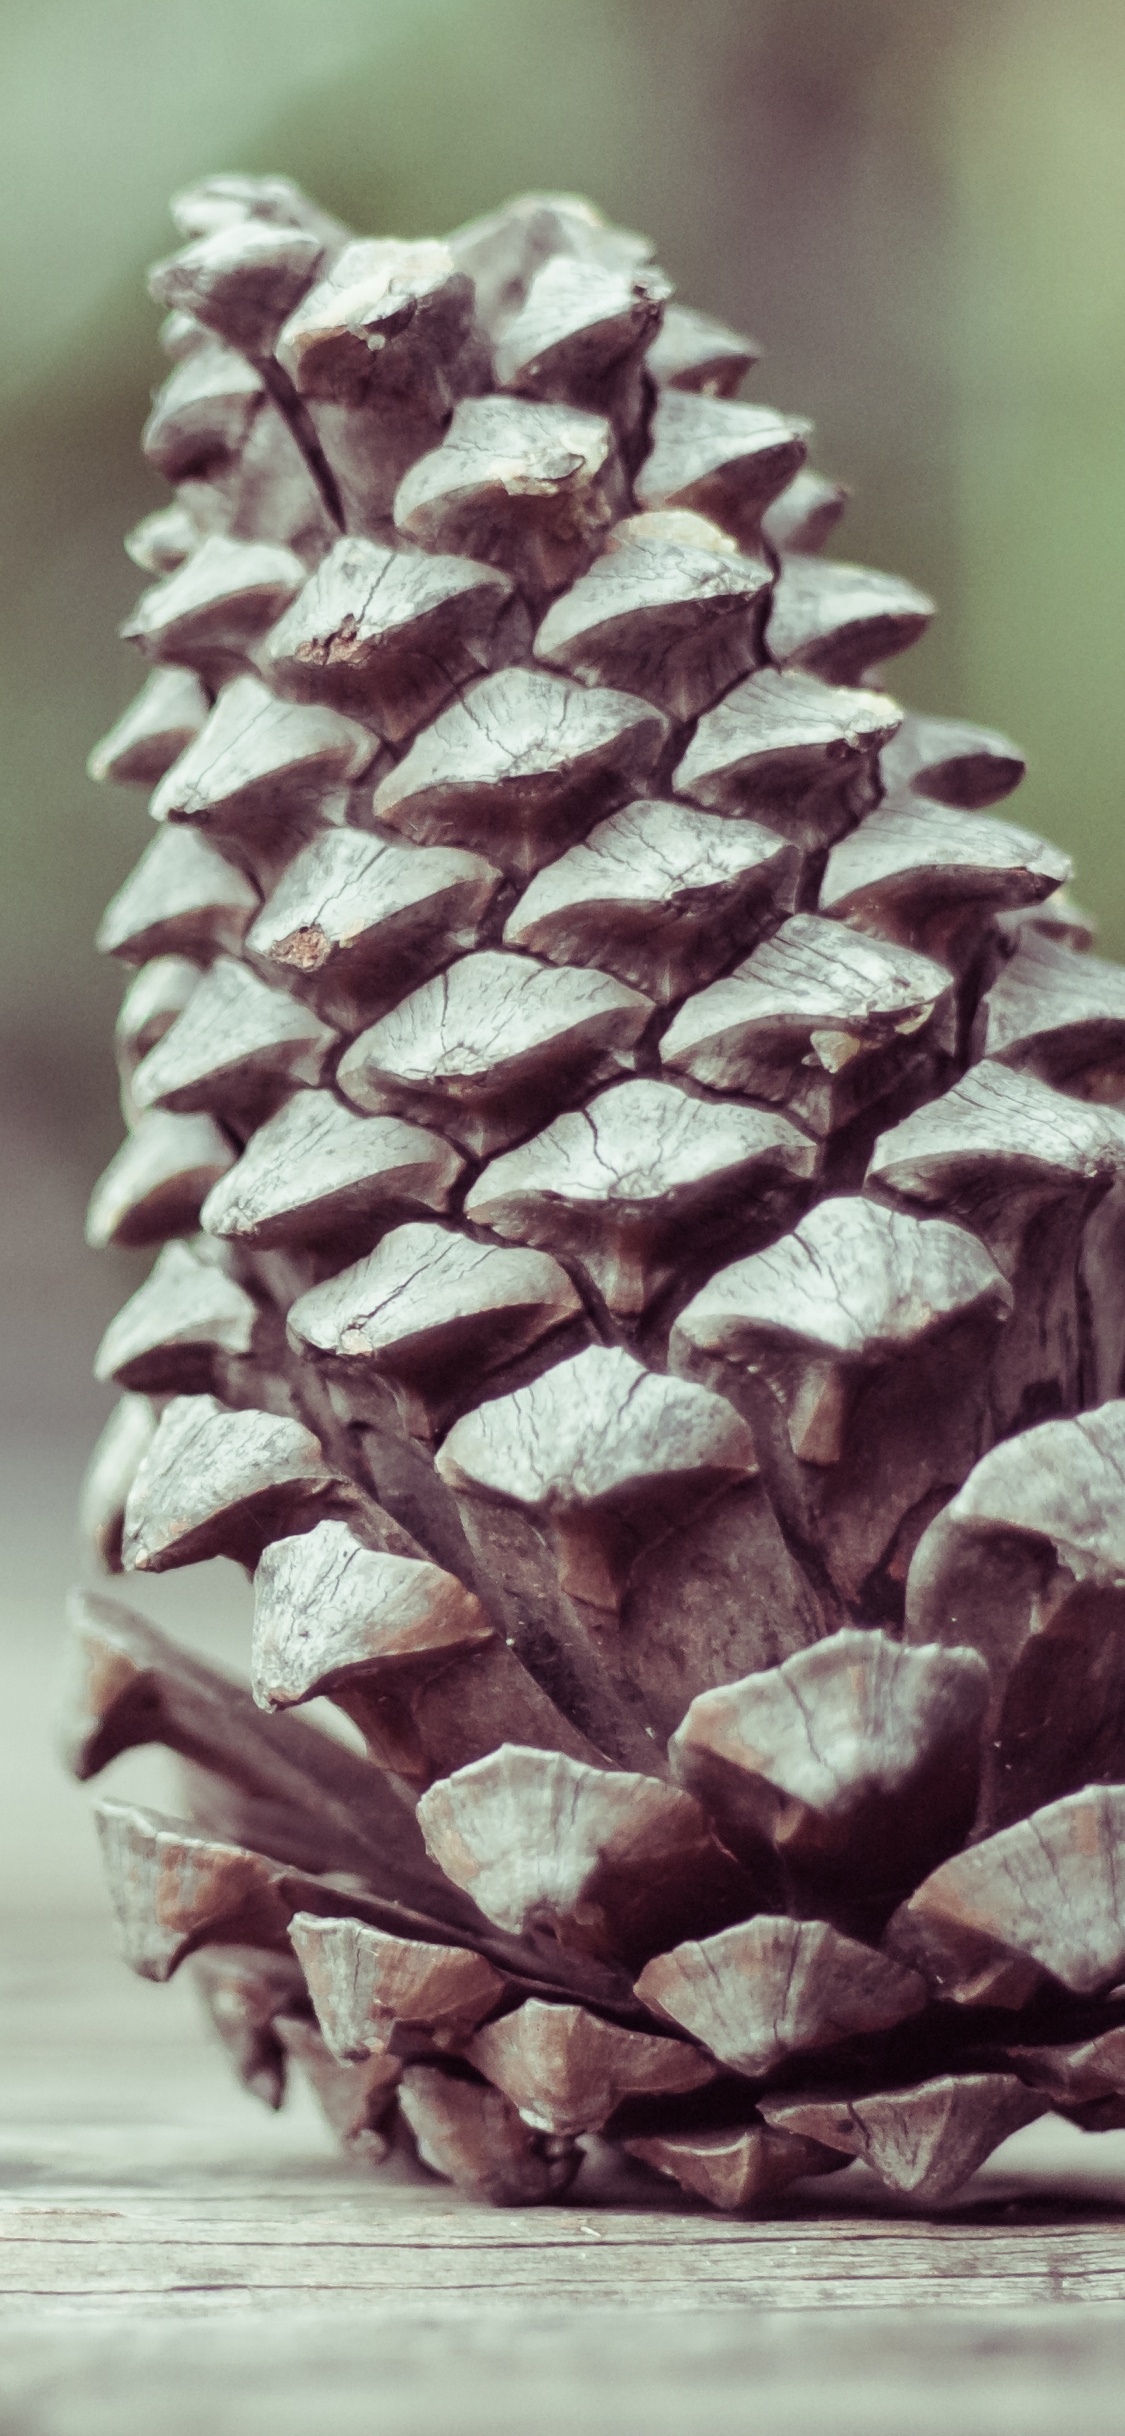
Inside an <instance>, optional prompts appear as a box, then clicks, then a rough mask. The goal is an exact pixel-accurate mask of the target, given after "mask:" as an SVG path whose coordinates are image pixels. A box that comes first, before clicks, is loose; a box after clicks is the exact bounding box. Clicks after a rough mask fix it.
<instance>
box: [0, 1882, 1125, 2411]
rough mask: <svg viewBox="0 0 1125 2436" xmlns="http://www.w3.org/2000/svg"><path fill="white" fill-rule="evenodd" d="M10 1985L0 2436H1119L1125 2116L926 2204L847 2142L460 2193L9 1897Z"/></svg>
mask: <svg viewBox="0 0 1125 2436" xmlns="http://www.w3.org/2000/svg"><path fill="white" fill-rule="evenodd" d="M0 1975H2V2010H0V2048H2V2051H3V2054H4V2056H5V2071H4V2075H3V2082H2V2091H0V2227H2V2233H3V2243H2V2248H0V2426H2V2427H3V2428H4V2431H5V2436H9V2431H10V2432H11V2436H132V2432H133V2430H134V2429H135V2430H137V2431H141V2430H143V2431H144V2432H145V2436H149V2431H151V2430H155V2429H156V2428H159V2429H160V2431H161V2436H228V2431H229V2436H258V2431H259V2430H260V2431H261V2432H262V2436H265V2432H266V2430H267V2429H268V2430H269V2431H270V2436H290V2431H292V2436H298V2431H302V2436H303V2431H304V2430H305V2429H306V2428H311V2427H313V2426H317V2427H324V2428H326V2429H327V2428H331V2430H332V2431H333V2436H353V2431H354V2436H368V2432H369V2431H371V2432H372V2436H415V2431H417V2432H418V2436H422V2431H423V2430H425V2431H426V2436H476V2431H477V2430H478V2429H479V2430H482V2431H483V2430H484V2429H485V2428H488V2429H489V2430H490V2431H492V2430H496V2431H499V2436H506V2432H507V2431H509V2430H510V2431H511V2432H512V2436H516V2432H517V2431H519V2436H523V2431H524V2430H525V2429H527V2428H529V2427H532V2426H534V2427H536V2428H537V2429H540V2430H544V2431H546V2432H547V2436H556V2431H557V2436H569V2431H571V2430H572V2429H578V2428H583V2429H585V2428H595V2427H600V2426H601V2425H603V2424H604V2423H605V2422H606V2421H608V2420H610V2419H612V2423H613V2425H614V2428H615V2430H616V2429H619V2430H622V2431H624V2436H631V2432H632V2431H634V2430H636V2431H637V2436H641V2431H642V2430H643V2431H644V2436H664V2431H668V2436H672V2431H675V2432H676V2436H681V2432H683V2436H692V2431H694V2430H696V2429H698V2430H700V2431H702V2430H703V2429H704V2428H706V2429H707V2430H708V2432H709V2436H710V2431H712V2430H717V2431H718V2432H719V2436H724V2432H725V2431H727V2430H730V2431H732V2436H733V2431H736V2430H738V2431H741V2430H743V2429H745V2430H748V2431H750V2430H754V2431H756V2430H758V2429H761V2430H762V2431H763V2436H764V2432H765V2431H767V2430H768V2431H769V2432H770V2436H773V2431H774V2430H776V2431H777V2432H778V2436H803V2432H804V2431H806V2430H807V2431H809V2436H811V2432H812V2431H813V2430H814V2429H815V2428H819V2426H820V2424H821V2422H822V2420H823V2416H824V2413H825V2412H826V2411H828V2410H830V2411H831V2414H832V2424H833V2428H834V2431H835V2430H839V2431H841V2432H842V2436H883V2432H884V2431H886V2436H892V2432H893V2436H899V2431H901V2430H902V2429H904V2428H906V2427H910V2429H911V2430H919V2431H921V2432H922V2436H930V2432H931V2431H932V2432H933V2436H938V2432H939V2431H942V2432H943V2436H944V2431H946V2430H950V2429H954V2428H956V2429H963V2430H965V2431H967V2432H971V2436H1002V2432H1003V2431H1008V2430H1010V2429H1015V2428H1018V2429H1019V2430H1020V2436H1056V2431H1061V2430H1062V2429H1063V2428H1064V2427H1068V2426H1069V2425H1070V2424H1071V2423H1072V2419H1073V2417H1074V2416H1075V2415H1077V2414H1080V2415H1081V2423H1082V2426H1083V2436H1102V2431H1103V2430H1104V2431H1105V2436H1110V2432H1111V2431H1112V2436H1118V2431H1119V2429H1120V2426H1121V2401H1120V2395H1121V2376H1122V2372H1123V2371H1125V2315H1123V2312H1122V2307H1121V2304H1122V2302H1123V2301H1125V2133H1110V2134H1108V2135H1105V2136H1103V2137H1101V2138H1099V2139H1098V2140H1097V2141H1096V2142H1095V2141H1093V2140H1086V2139H1084V2137H1083V2135H1082V2134H1081V2133H1079V2132H1077V2131H1074V2130H1072V2129H1070V2128H1069V2127H1068V2126H1066V2125H1063V2124H1061V2123H1059V2122H1057V2121H1051V2120H1048V2121H1047V2122H1046V2123H1043V2122H1040V2123H1037V2124H1034V2125H1031V2126H1030V2127H1029V2128H1028V2129H1027V2130H1026V2131H1023V2132H1021V2133H1019V2134H1017V2136H1016V2137H1015V2139H1014V2140H1012V2141H1010V2142H1009V2143H1008V2144H1007V2145H1006V2147H1005V2148H1004V2149H1003V2150H1001V2151H1000V2152H998V2154H997V2156H996V2157H995V2158H994V2159H993V2160H992V2162H991V2163H990V2165H989V2166H988V2167H987V2168H986V2169H984V2171H982V2172H981V2173H980V2174H979V2175H978V2176H977V2178H976V2180H975V2181H974V2183H973V2184H972V2185H971V2187H970V2190H969V2193H968V2195H967V2197H965V2198H963V2199H962V2201H961V2203H960V2204H959V2205H958V2206H956V2207H950V2208H947V2209H944V2210H936V2209H935V2210H931V2211H930V2212H928V2213H924V2212H921V2211H914V2210H911V2208H910V2207H909V2206H907V2205H906V2204H899V2205H894V2204H892V2203H890V2202H889V2201H888V2200H887V2198H886V2195H885V2194H880V2193H879V2192H878V2189H877V2186H876V2185H875V2183H874V2180H873V2179H872V2178H871V2177H869V2176H868V2175H867V2174H866V2173H865V2170H864V2169H863V2168H862V2167H861V2166H859V2165H856V2166H852V2167H851V2168H849V2170H848V2171H847V2172H846V2173H844V2174H841V2175H839V2176H833V2178H832V2180H831V2182H830V2183H824V2182H821V2183H819V2184H808V2185H804V2186H801V2185H798V2186H797V2188H796V2191H795V2192H793V2191H790V2192H786V2193H785V2194H783V2195H782V2196H781V2197H779V2198H777V2199H775V2200H774V2201H773V2202H772V2205H771V2213H770V2214H769V2216H768V2217H762V2218H754V2217H742V2218H739V2217H730V2216H727V2217H723V2216H716V2215H713V2214H711V2213H709V2212H708V2211H706V2210H705V2209H704V2208H703V2207H702V2205H700V2207H699V2208H698V2210H697V2209H695V2208H694V2207H693V2206H692V2203H691V2202H690V2201H689V2200H687V2199H686V2198H684V2197H682V2196H679V2195H676V2194H675V2193H674V2192H673V2190H672V2187H671V2186H670V2185H669V2186H663V2185H661V2184H660V2183H657V2182H654V2181H652V2180H650V2179H648V2178H645V2179H643V2180H642V2179H641V2178H640V2175H639V2173H638V2178H637V2180H636V2181H635V2182H634V2183H631V2184H630V2183H625V2182H622V2180H621V2179H620V2177H619V2178H618V2179H617V2181H616V2182H615V2183H606V2182H605V2181H604V2180H602V2179H600V2178H599V2174H598V2171H597V2168H596V2165H594V2166H590V2167H587V2168H586V2169H585V2170H584V2174H583V2176H582V2177H581V2178H580V2180H579V2182H578V2184H577V2185H576V2186H575V2188H574V2190H573V2192H572V2193H571V2194H570V2195H569V2196H568V2198H567V2199H566V2200H565V2202H564V2203H563V2204H561V2205H558V2206H555V2207H552V2208H549V2209H539V2208H527V2209H516V2208H499V2209H492V2208H484V2207H479V2206H474V2205H472V2204H470V2203H469V2202H467V2201H465V2200H463V2199H462V2198H460V2197H459V2196H458V2194H457V2193H456V2192H453V2191H451V2190H450V2189H449V2188H448V2187H447V2186H443V2185H441V2184H438V2183H437V2182H434V2183H432V2184H431V2183H426V2184H420V2183H417V2182H412V2183H407V2182H396V2181H395V2180H393V2179H388V2178H387V2177H386V2175H385V2174H384V2175H382V2176H376V2175H373V2174H372V2173H371V2172H370V2171H369V2170H365V2169H364V2168H363V2167H361V2166H360V2165H358V2164H355V2165H353V2164H350V2163H348V2162H346V2161H344V2160H342V2159H341V2157H340V2154H339V2151H338V2150H337V2149H336V2147H335V2145H334V2143H333V2141H332V2139H331V2136H330V2134H329V2132H328V2130H327V2128H326V2126H325V2125H324V2124H323V2121H322V2119H321V2118H320V2116H319V2115H318V2113H317V2112H316V2110H315V2109H314V2105H313V2101H312V2099H311V2096H310V2095H309V2094H308V2092H307V2090H306V2089H304V2088H303V2087H302V2088H298V2089H297V2090H296V2091H295V2092H294V2095H293V2098H292V2099H291V2100H290V2103H289V2104H288V2105H287V2107H286V2108H285V2110H284V2111H283V2112H282V2113H281V2114H280V2115H277V2116H274V2115H271V2114H269V2113H268V2112H267V2111H266V2110H265V2109H264V2108H258V2107H256V2106H255V2105H254V2104H253V2103H252V2101H251V2100H249V2099H248V2098H246V2097H245V2096H244V2095H243V2094H242V2093H241V2092H240V2091H238V2090H237V2089H236V2088H235V2087H234V2085H233V2084H232V2082H231V2081H230V2079H229V2077H228V2073H227V2069H226V2066H225V2063H224V2060H223V2058H222V2056H221V2054H220V2052H219V2050H218V2048H217V2046H215V2045H214V2044H213V2043H212V2042H211V2040H210V2039H209V2038H208V2036H207V2035H206V2033H205V2032H204V2030H203V2027H202V2020H201V2016H200V2014H199V2013H198V2011H197V1998H196V1996H195V1993H194V1991H193V1990H192V1989H191V1988H190V1987H189V1986H188V1985H187V1982H186V1979H185V1980H183V1981H177V1982H175V1983H174V1984H173V1986H172V1987H171V1988H170V1989H163V1990H159V1991H158V1990H156V1989H154V1988H150V1987H148V1986H146V1985H143V1984H142V1983H140V1982H138V1981H136V1980H133V1979H131V1978H130V1977H129V1976H128V1975H127V1974H126V1973H124V1972H123V1971H122V1970H121V1968H120V1965H119V1964H118V1963H117V1962H116V1961H115V1959H114V1956H113V1953H112V1951H111V1940H110V1933H109V1931H108V1929H107V1928H106V1927H105V1925H104V1924H103V1922H102V1921H101V1920H99V1919H96V1918H91V1917H89V1916H84V1917H81V1918H76V1919H70V1918H68V1917H67V1916H66V1915H64V1914H58V1915H53V1916H52V1915H48V1916H47V1918H46V1919H44V1918H43V1917H42V1916H41V1917H40V1919H39V1921H38V1922H37V1923H36V1924H35V1925H34V1926H32V1925H31V1924H29V1923H28V1922H26V1921H21V1920H20V1919H19V1918H18V1917H17V1918H14V1919H13V1918H11V1917H9V1919H8V1920H7V1921H6V1922H5V1923H4V1924H3V1930H2V1937H0ZM392 2172H393V2169H392Z"/></svg>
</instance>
